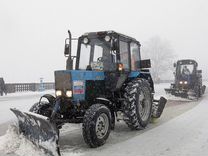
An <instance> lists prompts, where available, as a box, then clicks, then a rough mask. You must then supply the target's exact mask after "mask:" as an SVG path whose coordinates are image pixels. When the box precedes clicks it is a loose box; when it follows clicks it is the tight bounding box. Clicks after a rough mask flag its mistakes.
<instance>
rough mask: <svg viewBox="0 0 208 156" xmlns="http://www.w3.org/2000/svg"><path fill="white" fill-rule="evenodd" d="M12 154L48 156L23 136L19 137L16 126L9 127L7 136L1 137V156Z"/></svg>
mask: <svg viewBox="0 0 208 156" xmlns="http://www.w3.org/2000/svg"><path fill="white" fill-rule="evenodd" d="M11 153H14V154H16V155H20V156H28V155H29V156H46V155H45V154H44V152H43V150H40V149H38V148H37V147H36V146H35V145H34V144H32V143H31V142H30V141H28V140H27V139H26V138H25V137H24V136H23V135H19V134H18V128H17V126H15V125H11V126H9V128H8V130H7V132H6V134H5V135H4V136H1V137H0V155H3V154H4V155H6V154H11Z"/></svg>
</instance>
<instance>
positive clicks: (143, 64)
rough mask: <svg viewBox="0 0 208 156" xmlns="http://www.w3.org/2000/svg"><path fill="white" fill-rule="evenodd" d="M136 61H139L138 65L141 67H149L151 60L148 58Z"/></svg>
mask: <svg viewBox="0 0 208 156" xmlns="http://www.w3.org/2000/svg"><path fill="white" fill-rule="evenodd" d="M138 62H139V64H138V66H139V68H141V69H144V68H151V61H150V59H148V60H140V61H138Z"/></svg>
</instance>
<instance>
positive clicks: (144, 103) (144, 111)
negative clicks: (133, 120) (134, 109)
mask: <svg viewBox="0 0 208 156" xmlns="http://www.w3.org/2000/svg"><path fill="white" fill-rule="evenodd" d="M149 107H150V104H149V102H148V100H146V98H145V95H144V92H143V91H141V92H140V94H139V100H138V112H139V115H140V117H141V118H142V120H143V121H145V120H146V119H147V118H148V117H149Z"/></svg>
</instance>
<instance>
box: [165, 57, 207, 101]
mask: <svg viewBox="0 0 208 156" xmlns="http://www.w3.org/2000/svg"><path fill="white" fill-rule="evenodd" d="M174 67H175V68H176V72H174V75H175V83H173V84H171V87H170V88H168V89H165V91H166V93H169V94H172V95H174V96H178V97H182V98H189V99H191V98H192V97H195V98H197V99H198V98H199V97H201V96H202V95H203V94H204V92H205V89H206V86H204V85H202V70H198V63H197V62H196V61H195V60H190V59H187V60H179V61H177V63H174Z"/></svg>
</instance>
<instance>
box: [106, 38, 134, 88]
mask: <svg viewBox="0 0 208 156" xmlns="http://www.w3.org/2000/svg"><path fill="white" fill-rule="evenodd" d="M129 56H130V42H129V40H128V39H125V38H123V37H119V41H118V49H117V52H116V54H115V55H114V56H113V57H112V62H115V65H117V68H115V70H114V71H110V72H105V85H106V88H107V89H109V90H111V91H116V90H119V89H120V88H121V86H122V85H123V83H124V82H125V81H126V79H127V78H128V75H129V73H130V71H131V70H130V69H131V66H130V57H129ZM118 64H121V65H122V68H123V69H122V71H119V70H118Z"/></svg>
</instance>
